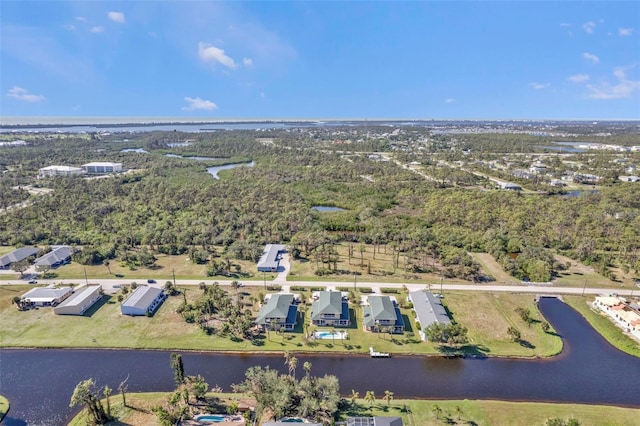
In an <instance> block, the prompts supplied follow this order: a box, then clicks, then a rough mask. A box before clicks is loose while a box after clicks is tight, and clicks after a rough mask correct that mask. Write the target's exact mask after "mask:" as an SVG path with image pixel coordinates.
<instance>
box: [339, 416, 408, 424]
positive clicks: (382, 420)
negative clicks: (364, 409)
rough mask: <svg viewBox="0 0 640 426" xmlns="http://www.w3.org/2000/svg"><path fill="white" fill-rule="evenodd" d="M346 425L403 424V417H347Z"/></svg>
mask: <svg viewBox="0 0 640 426" xmlns="http://www.w3.org/2000/svg"><path fill="white" fill-rule="evenodd" d="M346 426H403V423H402V418H401V417H390V416H375V417H347V423H346Z"/></svg>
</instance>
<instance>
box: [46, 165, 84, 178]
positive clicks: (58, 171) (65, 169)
mask: <svg viewBox="0 0 640 426" xmlns="http://www.w3.org/2000/svg"><path fill="white" fill-rule="evenodd" d="M81 174H84V170H83V169H82V168H81V167H72V166H47V167H43V168H41V169H39V170H38V177H39V178H43V177H53V176H74V175H81Z"/></svg>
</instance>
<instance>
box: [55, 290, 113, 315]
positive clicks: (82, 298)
mask: <svg viewBox="0 0 640 426" xmlns="http://www.w3.org/2000/svg"><path fill="white" fill-rule="evenodd" d="M101 290H102V286H99V285H92V286H86V287H80V288H78V289H76V291H74V292H73V295H71V296H69V297H68V298H67V299H66V300H65V301H64V302H62V303H60V304H59V305H58V306H56V307H55V308H53V313H54V314H56V315H82V314H84V313H85V312H86V311H87V309H89V308H90V307H92V306H93V305H94V304H95V303H96V302H97V301H98V300H100V298H101V297H102V292H101Z"/></svg>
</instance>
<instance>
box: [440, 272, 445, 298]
mask: <svg viewBox="0 0 640 426" xmlns="http://www.w3.org/2000/svg"><path fill="white" fill-rule="evenodd" d="M443 281H444V272H442V271H440V294H442V295H444V290H443V288H442V284H443Z"/></svg>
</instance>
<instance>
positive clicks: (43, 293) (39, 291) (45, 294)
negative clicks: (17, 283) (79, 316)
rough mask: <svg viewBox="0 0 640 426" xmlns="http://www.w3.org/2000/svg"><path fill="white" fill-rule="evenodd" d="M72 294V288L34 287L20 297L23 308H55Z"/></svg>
mask: <svg viewBox="0 0 640 426" xmlns="http://www.w3.org/2000/svg"><path fill="white" fill-rule="evenodd" d="M72 294H73V287H60V288H55V287H36V288H32V289H31V290H29V291H28V292H26V293H25V294H23V295H22V296H20V300H21V302H22V304H23V305H24V306H56V305H58V304H59V303H60V302H62V301H63V300H65V299H66V298H68V297H69V296H71V295H72Z"/></svg>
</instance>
